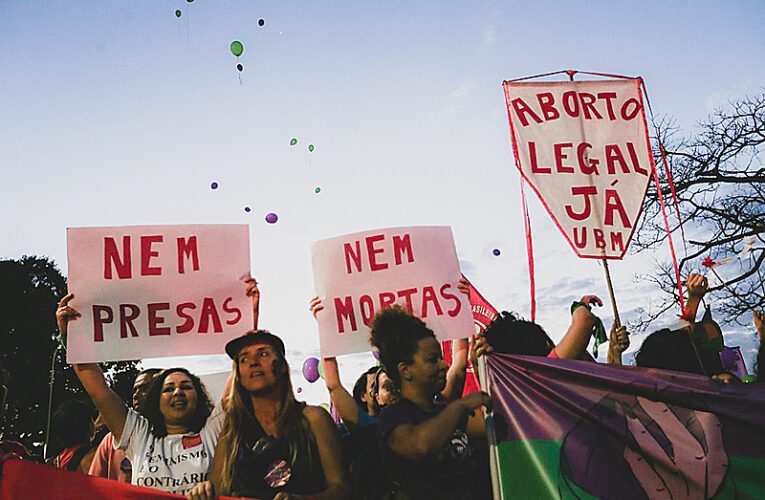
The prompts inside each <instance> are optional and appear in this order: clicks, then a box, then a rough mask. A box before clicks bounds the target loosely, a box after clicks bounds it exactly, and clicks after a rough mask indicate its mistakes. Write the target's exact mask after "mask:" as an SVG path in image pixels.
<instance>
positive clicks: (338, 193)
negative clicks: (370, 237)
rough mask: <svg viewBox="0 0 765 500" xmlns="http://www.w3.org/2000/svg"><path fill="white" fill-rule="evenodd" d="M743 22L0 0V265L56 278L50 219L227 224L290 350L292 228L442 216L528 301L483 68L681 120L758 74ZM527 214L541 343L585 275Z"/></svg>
mask: <svg viewBox="0 0 765 500" xmlns="http://www.w3.org/2000/svg"><path fill="white" fill-rule="evenodd" d="M176 9H180V10H181V11H182V12H183V14H182V16H181V17H180V18H176V16H175V10H176ZM260 18H262V19H264V20H265V26H264V27H262V28H261V27H259V26H258V19H260ZM763 19H765V4H763V3H762V2H755V1H752V2H697V1H686V2H680V1H677V2H652V3H643V2H606V1H603V2H545V1H538V2H464V1H463V2H458V1H430V2H402V1H388V2H363V1H362V2H359V1H355V2H350V1H346V2H330V1H312V2H308V1H303V2H291V1H261V2H254V1H217V0H215V1H214V0H195V1H194V2H193V3H191V4H189V3H187V2H185V1H182V0H174V1H156V0H152V1H118V2H117V1H114V2H103V1H95V0H93V1H68V2H41V1H20V0H16V1H8V0H0V172H2V182H0V204H2V205H1V208H2V214H3V215H2V217H0V234H2V238H0V257H2V258H18V257H20V256H21V255H24V254H30V255H33V254H36V255H48V256H50V257H52V258H54V259H55V260H56V261H57V262H58V263H59V265H60V267H61V268H62V270H63V271H66V242H65V228H66V227H67V226H105V225H128V224H131V225H132V224H181V223H242V222H246V223H249V224H250V225H251V237H252V267H253V271H254V273H255V274H256V275H257V276H258V278H259V279H260V280H261V282H262V284H263V285H262V288H263V294H264V304H263V326H268V327H270V328H272V329H273V330H274V331H276V332H278V333H280V334H281V335H282V336H284V337H285V339H286V341H287V345H288V347H292V348H293V349H296V348H299V349H300V352H295V354H294V359H293V364H296V363H297V362H299V361H302V357H304V356H305V355H307V354H308V353H314V354H315V353H316V349H317V347H318V342H317V340H316V333H315V327H314V325H313V320H312V318H310V316H309V314H308V311H307V302H308V298H309V297H310V296H311V295H312V294H313V282H312V276H311V269H310V250H309V246H310V243H311V242H312V241H314V240H316V239H320V238H325V237H329V236H334V235H337V234H343V233H348V232H353V231H359V230H365V229H370V228H375V227H390V226H404V225H420V224H447V225H451V226H452V227H453V229H454V233H455V237H456V240H457V247H458V253H459V255H460V259H461V261H462V263H463V270H464V272H465V273H466V274H467V275H468V276H469V277H471V278H472V279H473V281H474V282H475V284H476V285H477V286H478V288H479V289H480V290H481V291H482V292H483V293H484V295H486V297H487V298H488V299H489V300H490V301H492V302H493V303H494V304H495V306H497V307H498V308H507V309H514V310H517V311H520V312H522V313H524V314H528V291H527V286H528V284H527V276H526V268H525V248H524V246H523V240H522V231H523V229H522V225H521V219H520V215H519V208H520V205H519V200H518V174H517V172H516V171H515V168H514V166H513V164H512V161H511V160H512V158H511V156H512V152H511V149H510V146H509V142H508V127H507V116H506V112H505V110H504V107H503V106H504V103H503V96H502V92H501V88H500V84H501V82H502V80H503V79H509V78H514V77H519V76H524V75H529V74H535V73H542V72H547V71H554V70H559V69H566V68H573V69H579V70H594V71H606V72H612V73H621V74H627V75H642V76H643V77H644V78H645V80H646V82H647V84H648V90H649V93H650V97H651V101H652V104H653V108H654V110H655V111H656V112H657V113H660V114H668V115H672V116H674V117H675V118H676V120H677V123H678V124H679V125H680V126H681V127H682V128H683V130H684V132H685V133H691V132H692V127H693V124H694V123H695V122H696V121H697V120H699V119H701V118H703V117H704V116H706V115H707V114H708V113H709V112H710V111H711V110H712V108H713V107H714V106H716V105H720V104H724V103H725V101H726V100H727V99H729V98H736V97H740V96H742V95H744V94H751V93H754V92H756V91H758V90H759V89H760V88H761V86H762V84H763V82H765V50H764V49H765V47H764V44H763V41H764V40H765V36H764V35H763V31H762V20H763ZM234 39H237V40H241V41H242V42H243V43H244V47H245V50H244V54H243V55H242V57H241V58H240V62H241V63H242V64H243V65H244V71H243V72H242V74H241V77H242V83H241V84H240V83H239V80H238V72H237V71H236V68H235V65H236V59H235V57H234V56H233V55H232V54H231V53H230V52H229V48H228V47H229V44H230V42H231V41H232V40H234ZM292 137H296V138H298V140H299V144H298V145H297V146H295V147H290V146H289V140H290V139H291V138H292ZM308 144H314V145H315V146H316V150H315V151H314V152H313V153H308V151H307V150H306V147H307V145H308ZM212 181H216V182H218V183H219V184H220V188H219V189H218V190H216V191H212V190H211V189H210V187H209V185H210V183H211V182H212ZM317 186H320V187H321V188H322V191H321V193H319V194H316V193H315V192H314V188H315V187H317ZM530 204H531V210H532V218H533V222H534V232H535V239H536V244H537V251H538V253H537V258H538V266H539V268H538V286H539V287H540V297H539V299H540V304H539V321H540V323H542V324H543V325H544V326H546V327H547V329H548V330H549V331H550V333H551V335H552V336H553V337H554V338H557V337H559V336H560V334H561V333H562V329H563V328H564V327H565V322H566V312H565V304H566V303H567V302H569V303H570V300H571V299H572V298H574V297H578V296H580V295H581V294H583V293H584V292H590V291H594V292H596V293H599V294H602V296H605V295H606V291H605V285H604V283H603V280H602V277H601V275H602V271H601V270H600V269H599V267H598V266H597V265H596V264H594V263H592V262H585V261H581V260H578V259H576V257H575V256H574V255H573V252H572V251H571V250H570V249H569V248H568V247H567V245H566V243H565V241H564V240H563V238H562V237H561V236H560V234H559V233H558V232H557V229H556V228H555V227H554V226H553V225H552V223H551V222H550V221H549V220H548V219H549V218H548V216H547V214H546V213H544V212H543V211H542V210H541V207H540V204H539V203H538V202H537V201H536V200H530ZM245 206H250V207H252V211H251V212H250V213H246V212H245V211H244V207H245ZM272 211H273V212H276V213H278V214H279V216H280V220H279V222H278V223H277V224H275V225H267V224H266V223H265V222H264V220H263V217H264V215H265V214H266V213H267V212H272ZM495 247H497V248H500V249H501V250H502V255H501V256H500V257H494V256H493V255H491V249H493V248H495ZM657 256H658V257H660V258H663V257H665V252H664V253H662V252H660V253H659V254H658V255H657ZM627 259H628V260H627V261H626V262H625V263H624V264H621V263H616V264H614V265H613V266H612V269H613V273H614V275H615V276H614V277H615V279H616V285H617V293H618V294H619V295H618V296H619V300H620V305H621V308H622V309H623V311H624V314H625V315H626V316H627V317H628V318H629V317H630V315H631V314H632V312H634V310H635V309H636V308H638V307H641V306H642V307H646V303H645V301H646V299H645V297H646V296H650V293H648V294H646V292H645V291H640V292H638V290H637V289H636V288H635V287H634V286H633V285H632V273H633V272H634V271H636V270H638V269H640V268H641V266H645V265H648V263H649V259H648V258H647V257H643V258H639V257H637V258H636V257H628V258H627ZM603 317H604V318H605V319H607V320H608V321H610V312H608V311H604V312H603ZM370 359H371V358H370ZM366 362H367V360H366V359H364V360H363V361H359V363H361V364H363V363H366ZM350 371H351V372H352V373H351V374H352V375H355V373H356V371H355V368H354V369H353V370H350ZM344 375H346V374H345V373H344ZM317 394H318V393H317ZM311 397H313V396H311ZM316 397H318V396H316Z"/></svg>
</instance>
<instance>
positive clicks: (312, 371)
mask: <svg viewBox="0 0 765 500" xmlns="http://www.w3.org/2000/svg"><path fill="white" fill-rule="evenodd" d="M303 376H304V377H305V379H306V380H307V381H308V382H310V383H312V384H313V383H314V382H316V381H317V380H319V360H318V359H316V358H308V359H306V360H305V361H303Z"/></svg>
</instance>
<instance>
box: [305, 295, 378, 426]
mask: <svg viewBox="0 0 765 500" xmlns="http://www.w3.org/2000/svg"><path fill="white" fill-rule="evenodd" d="M310 309H311V313H312V314H313V317H314V318H316V315H317V314H319V312H320V311H323V310H324V305H323V304H322V303H321V299H320V298H319V297H314V298H312V299H311V302H310ZM321 365H322V368H324V383H326V384H327V390H328V391H329V397H330V399H332V405H333V406H334V407H335V410H337V414H338V415H340V418H341V419H343V422H345V424H346V425H351V426H355V425H356V424H358V422H359V406H358V405H357V404H356V400H355V399H353V396H352V395H351V393H349V392H348V390H347V389H346V388H345V387H343V383H342V382H341V381H340V368H339V367H338V365H337V358H334V357H332V358H323V359H322V361H321ZM367 397H369V395H367ZM322 411H323V410H322Z"/></svg>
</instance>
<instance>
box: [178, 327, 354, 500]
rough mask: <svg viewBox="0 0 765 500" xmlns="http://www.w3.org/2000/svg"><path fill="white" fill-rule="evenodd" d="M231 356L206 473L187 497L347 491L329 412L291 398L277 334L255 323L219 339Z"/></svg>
mask: <svg viewBox="0 0 765 500" xmlns="http://www.w3.org/2000/svg"><path fill="white" fill-rule="evenodd" d="M226 353H227V354H228V355H229V356H230V357H231V359H233V360H234V366H233V372H234V373H233V375H234V381H233V387H232V390H231V391H230V394H229V396H228V401H227V406H226V420H225V423H224V426H223V433H222V434H221V438H220V440H219V441H218V446H217V447H216V449H215V459H214V461H213V469H212V471H211V474H210V479H211V481H209V482H207V483H205V484H201V485H198V486H197V487H196V488H195V489H194V491H192V492H191V494H190V497H191V498H210V497H212V496H214V494H217V495H228V496H237V497H240V496H245V497H252V498H260V499H264V500H265V499H271V498H275V499H281V500H284V499H299V498H311V499H317V500H318V499H335V498H348V495H349V492H348V488H347V486H346V482H345V473H344V467H343V456H342V451H341V447H340V439H339V437H338V435H337V433H336V431H335V425H334V423H333V422H332V419H331V418H330V416H329V414H328V413H327V412H326V411H325V410H324V409H322V408H320V407H318V406H309V405H306V404H305V403H302V402H299V401H297V400H296V399H295V396H294V393H293V390H292V382H291V380H290V369H289V365H288V364H287V360H286V358H285V348H284V342H282V340H281V339H280V338H279V337H277V336H276V335H274V334H272V333H270V332H268V331H266V330H258V331H255V332H250V333H247V334H245V335H243V336H241V337H238V338H236V339H234V340H232V341H231V342H229V343H228V344H227V345H226Z"/></svg>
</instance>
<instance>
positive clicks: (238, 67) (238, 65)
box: [236, 64, 244, 72]
mask: <svg viewBox="0 0 765 500" xmlns="http://www.w3.org/2000/svg"><path fill="white" fill-rule="evenodd" d="M236 69H237V70H239V72H241V71H242V70H243V69H244V66H242V65H241V64H237V65H236Z"/></svg>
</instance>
